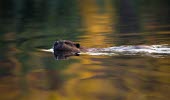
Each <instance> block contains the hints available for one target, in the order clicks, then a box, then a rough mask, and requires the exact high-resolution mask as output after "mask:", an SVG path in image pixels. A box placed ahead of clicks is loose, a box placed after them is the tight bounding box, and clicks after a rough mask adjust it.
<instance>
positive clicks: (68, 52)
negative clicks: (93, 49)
mask: <svg viewBox="0 0 170 100" xmlns="http://www.w3.org/2000/svg"><path fill="white" fill-rule="evenodd" d="M81 49H82V48H81V47H80V44H78V43H74V42H72V41H69V40H60V41H56V42H55V43H54V46H53V50H54V56H55V58H56V59H57V60H62V59H67V58H68V57H69V56H79V54H78V53H79V52H80V51H81Z"/></svg>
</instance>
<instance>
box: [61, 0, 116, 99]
mask: <svg viewBox="0 0 170 100" xmlns="http://www.w3.org/2000/svg"><path fill="white" fill-rule="evenodd" d="M78 1H79V8H80V12H81V18H82V24H83V28H84V30H85V34H84V35H83V36H81V37H80V38H82V39H81V40H80V41H79V42H80V44H82V45H85V46H87V47H101V46H102V44H106V39H107V38H108V37H106V36H107V35H106V34H111V33H112V32H113V28H112V27H113V21H112V18H113V17H112V16H113V11H112V8H111V7H112V6H111V0H98V1H102V2H103V5H102V10H103V11H101V5H99V4H98V3H97V0H78ZM93 58H95V57H93ZM96 58H102V57H96ZM79 60H81V62H80V63H75V64H73V65H70V66H69V67H68V69H67V70H65V71H63V73H64V74H69V75H72V74H73V75H76V77H74V78H72V79H70V80H68V81H67V82H65V87H64V88H65V90H66V93H67V94H68V96H69V98H70V99H71V100H97V98H98V97H100V95H101V94H102V95H103V96H108V97H112V96H113V94H114V93H115V92H116V91H114V90H115V87H113V85H112V82H111V81H109V80H107V79H104V78H99V79H96V78H95V77H96V76H103V75H104V72H102V71H100V70H105V67H103V66H101V65H102V64H101V62H100V61H98V60H93V59H91V57H90V56H83V57H82V58H81V57H80V58H79ZM82 65H83V66H82ZM93 70H95V71H93Z"/></svg>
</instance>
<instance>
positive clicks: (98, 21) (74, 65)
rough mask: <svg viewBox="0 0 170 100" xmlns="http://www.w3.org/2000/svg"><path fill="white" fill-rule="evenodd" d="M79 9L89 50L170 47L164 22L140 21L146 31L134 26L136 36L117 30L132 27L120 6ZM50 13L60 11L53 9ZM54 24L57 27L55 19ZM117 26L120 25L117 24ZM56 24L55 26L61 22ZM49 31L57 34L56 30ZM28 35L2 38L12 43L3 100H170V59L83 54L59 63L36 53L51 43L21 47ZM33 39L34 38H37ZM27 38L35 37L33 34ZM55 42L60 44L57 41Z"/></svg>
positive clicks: (103, 0) (81, 0)
mask: <svg viewBox="0 0 170 100" xmlns="http://www.w3.org/2000/svg"><path fill="white" fill-rule="evenodd" d="M122 1H124V2H125V1H131V0H122ZM97 2H100V3H97ZM52 3H53V2H52V1H51V4H52ZM129 3H132V2H129ZM77 5H78V8H79V12H80V17H81V25H82V27H81V29H77V30H81V31H83V34H81V35H78V37H77V38H78V39H77V40H75V41H77V42H79V43H80V44H81V45H84V46H85V47H96V48H97V47H101V48H102V47H110V46H114V45H119V44H123V43H127V44H128V43H129V44H130V43H134V44H135V43H136V42H137V44H138V43H139V44H140V43H141V42H142V43H143V41H145V42H146V44H154V43H156V44H157V43H161V44H164V43H166V44H169V43H170V41H169V40H168V39H169V38H168V37H167V36H168V35H169V33H170V32H169V31H168V30H166V29H165V30H161V28H169V26H168V25H165V26H161V25H160V26H159V24H160V23H159V22H158V23H149V22H150V21H152V19H149V18H148V19H147V20H149V22H148V23H147V21H146V22H145V21H144V22H141V23H140V20H139V19H135V20H136V21H137V22H139V23H140V24H139V23H136V26H140V27H138V29H136V30H135V31H133V30H132V29H133V28H132V29H131V27H129V28H130V31H124V30H122V31H120V30H121V28H120V29H117V27H124V26H126V25H124V24H127V23H126V21H125V22H121V21H120V19H121V18H118V17H117V16H116V11H115V10H116V7H114V5H113V1H112V0H77ZM34 6H35V5H34ZM49 8H50V9H56V8H55V7H54V8H53V7H52V6H51V7H49ZM101 8H102V9H101ZM52 12H53V11H51V12H50V13H52ZM62 13H63V12H61V14H62ZM131 14H132V15H133V17H134V16H135V18H140V17H142V16H137V17H136V14H137V13H135V12H133V13H131ZM127 15H128V14H127ZM49 16H50V15H49ZM51 16H52V15H51ZM66 16H67V15H66ZM130 16H131V15H130ZM122 18H124V17H122ZM66 19H67V18H66ZM49 20H50V22H51V23H53V19H49ZM141 20H142V18H141ZM143 20H144V19H143ZM133 21H134V20H133ZM117 23H119V24H118V25H117ZM130 23H131V22H130ZM53 24H54V25H55V23H53ZM120 24H122V25H120ZM131 24H133V23H131ZM50 25H51V24H50ZM50 25H49V27H50ZM142 25H143V26H142ZM132 26H135V25H132ZM25 27H26V26H25ZM29 28H30V27H29ZM142 28H144V29H142ZM158 28H160V30H158ZM35 30H36V28H35V29H32V30H31V32H34V31H35ZM42 30H44V28H43V29H42ZM49 30H50V31H51V29H49ZM141 30H142V31H141ZM36 31H37V30H36ZM57 31H58V30H57ZM65 31H66V28H64V29H63V30H62V32H65ZM26 33H29V32H25V33H24V32H22V34H26ZM35 33H36V32H35ZM40 33H41V32H40ZM40 33H37V34H38V35H39V34H40ZM54 33H55V32H53V34H54ZM119 33H120V34H119ZM22 34H19V33H17V32H7V33H5V34H4V35H3V36H2V37H3V38H2V39H3V42H4V41H5V42H4V43H6V41H7V42H9V43H6V44H7V45H5V46H4V47H3V48H4V49H3V52H2V54H3V56H4V57H2V58H4V59H2V58H1V59H2V60H0V65H1V70H3V71H1V72H5V73H1V76H0V100H168V99H169V93H170V78H169V77H170V74H169V73H170V66H169V65H170V63H169V57H165V58H152V57H147V56H88V55H83V56H80V57H72V58H71V59H68V60H63V61H57V60H55V59H54V57H53V55H52V54H51V53H44V52H40V51H36V50H35V51H34V49H33V47H34V46H36V45H38V44H43V43H47V44H50V46H51V44H52V43H53V42H52V43H51V42H50V43H48V42H44V41H46V40H45V39H42V40H41V41H40V40H39V41H38V42H36V43H35V42H34V41H36V39H38V38H35V39H34V38H33V39H32V38H31V39H32V40H31V39H30V40H31V41H30V40H29V38H28V41H26V39H27V38H22V39H23V40H24V39H25V40H24V41H23V43H21V45H20V44H17V43H16V41H15V39H16V38H19V37H22ZM149 34H151V35H149ZM152 34H155V35H152ZM165 34H166V35H165ZM31 35H32V36H34V34H31ZM66 35H67V36H69V35H70V34H66ZM160 35H161V36H160ZM164 35H165V36H164ZM26 36H27V37H29V36H30V33H29V34H26ZM59 36H60V37H61V39H62V38H63V37H62V35H59ZM59 36H53V35H52V36H51V37H54V38H57V39H60V38H58V37H59ZM128 36H129V37H128ZM130 36H133V37H130ZM135 36H136V37H135ZM35 37H36V36H35ZM45 37H46V34H45ZM74 37H75V36H74V34H73V37H71V38H69V39H70V40H74ZM64 39H65V38H64ZM66 39H68V38H66ZM25 41H26V42H25ZM50 41H54V39H51V40H50ZM122 41H124V42H122ZM127 41H132V42H127ZM21 42H22V41H21ZM32 49H33V51H32ZM3 75H4V76H3Z"/></svg>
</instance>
